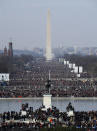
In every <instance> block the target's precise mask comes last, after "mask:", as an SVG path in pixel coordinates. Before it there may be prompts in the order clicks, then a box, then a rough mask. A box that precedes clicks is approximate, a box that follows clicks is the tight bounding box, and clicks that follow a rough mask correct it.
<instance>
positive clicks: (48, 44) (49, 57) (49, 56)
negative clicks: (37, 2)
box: [46, 10, 52, 61]
mask: <svg viewBox="0 0 97 131" xmlns="http://www.w3.org/2000/svg"><path fill="white" fill-rule="evenodd" d="M46 35H47V36H46V37H47V38H46V61H51V60H52V50H51V23H50V10H48V14H47V34H46Z"/></svg>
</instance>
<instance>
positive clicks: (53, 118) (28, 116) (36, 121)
mask: <svg viewBox="0 0 97 131" xmlns="http://www.w3.org/2000/svg"><path fill="white" fill-rule="evenodd" d="M68 107H69V111H71V109H72V105H71V103H69V105H68ZM42 109H43V107H40V108H39V109H37V110H35V111H33V108H32V107H28V104H23V106H22V109H21V110H20V112H15V111H11V112H4V113H1V114H0V128H1V129H12V128H26V129H27V128H28V129H37V130H38V129H41V128H55V127H64V128H66V127H67V128H68V127H73V128H80V129H88V130H90V131H93V129H95V131H96V130H97V111H90V112H84V111H82V112H76V111H74V108H73V115H71V116H70V115H68V113H67V112H60V111H59V109H57V108H56V107H52V109H51V108H48V109H47V110H42Z"/></svg>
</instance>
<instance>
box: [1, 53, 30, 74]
mask: <svg viewBox="0 0 97 131" xmlns="http://www.w3.org/2000/svg"><path fill="white" fill-rule="evenodd" d="M31 60H33V56H31V55H21V56H13V57H9V56H0V73H8V72H9V73H10V72H14V71H17V70H20V69H23V68H24V64H26V63H27V62H29V61H31Z"/></svg>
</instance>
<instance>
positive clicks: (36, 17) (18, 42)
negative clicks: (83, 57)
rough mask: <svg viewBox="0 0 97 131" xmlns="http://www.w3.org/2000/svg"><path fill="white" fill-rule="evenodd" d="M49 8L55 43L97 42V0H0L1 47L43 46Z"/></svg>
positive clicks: (77, 44) (89, 44)
mask: <svg viewBox="0 0 97 131" xmlns="http://www.w3.org/2000/svg"><path fill="white" fill-rule="evenodd" d="M48 8H49V9H50V12H51V27H52V28H51V30H52V46H53V47H57V46H59V45H65V46H73V45H76V46H97V0H0V48H3V47H4V46H5V45H7V43H8V41H9V40H10V39H12V41H13V42H14V48H15V49H32V48H33V47H43V48H44V47H45V44H46V17H47V11H48Z"/></svg>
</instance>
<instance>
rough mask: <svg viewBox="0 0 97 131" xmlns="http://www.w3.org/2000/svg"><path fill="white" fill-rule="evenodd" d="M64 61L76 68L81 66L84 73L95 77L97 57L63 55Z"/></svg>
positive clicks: (96, 73) (96, 74)
mask: <svg viewBox="0 0 97 131" xmlns="http://www.w3.org/2000/svg"><path fill="white" fill-rule="evenodd" d="M64 57H65V59H67V60H69V61H70V62H71V63H76V65H78V66H83V68H84V71H86V72H88V73H89V74H90V75H93V76H97V56H82V55H65V56H64Z"/></svg>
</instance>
